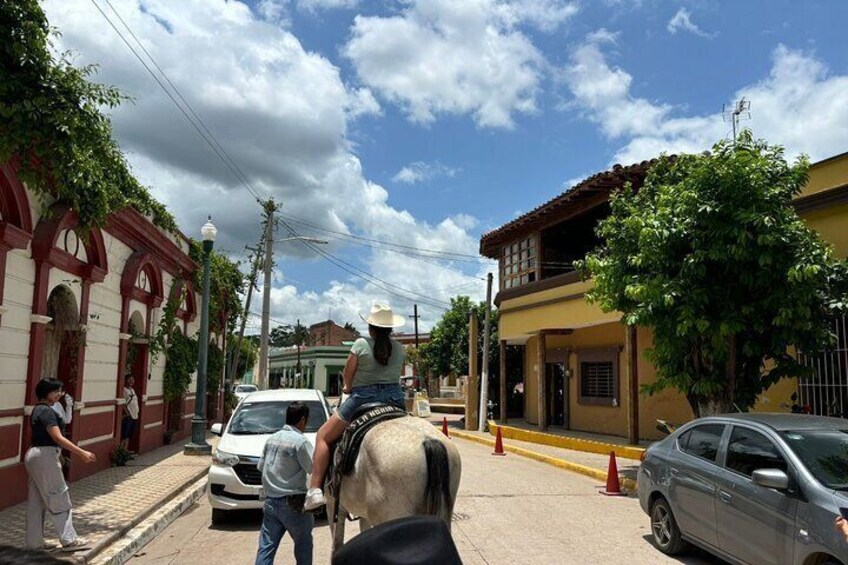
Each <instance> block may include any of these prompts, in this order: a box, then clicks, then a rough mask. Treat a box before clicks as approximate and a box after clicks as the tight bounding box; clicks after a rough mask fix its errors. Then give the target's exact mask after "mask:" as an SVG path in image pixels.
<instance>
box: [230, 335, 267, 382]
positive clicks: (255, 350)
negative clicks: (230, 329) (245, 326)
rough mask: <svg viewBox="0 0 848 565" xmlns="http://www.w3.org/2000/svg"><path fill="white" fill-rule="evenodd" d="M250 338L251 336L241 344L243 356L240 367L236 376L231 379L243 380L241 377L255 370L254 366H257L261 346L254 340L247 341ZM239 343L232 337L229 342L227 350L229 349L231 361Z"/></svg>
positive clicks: (240, 358)
mask: <svg viewBox="0 0 848 565" xmlns="http://www.w3.org/2000/svg"><path fill="white" fill-rule="evenodd" d="M248 337H249V336H245V339H243V340H242V342H241V354H239V362H238V367H236V374H235V375H233V376H232V377H231V379H232V378H236V379H239V378H241V376H242V375H244V374H245V373H246V372H247V371H250V370H251V369H253V366H254V365H256V361H257V360H258V359H259V346H258V345H257V344H256V343H254V342H253V341H252V340H250V339H247V338H248ZM237 341H238V338H237V337H232V338H231V339H229V340H228V345H227V348H228V349H229V358H230V359H232V356H233V355H234V352H235V348H236V342H237Z"/></svg>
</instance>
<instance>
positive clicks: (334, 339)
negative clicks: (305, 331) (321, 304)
mask: <svg viewBox="0 0 848 565" xmlns="http://www.w3.org/2000/svg"><path fill="white" fill-rule="evenodd" d="M358 337H359V333H357V332H356V331H354V330H350V329H347V328H345V327H343V326H340V325H338V324H337V323H335V322H334V321H332V320H324V321H323V322H318V323H317V324H312V325H311V326H309V345H334V346H340V345H342V344H343V343H344V342H346V341H354V340H356V338H358Z"/></svg>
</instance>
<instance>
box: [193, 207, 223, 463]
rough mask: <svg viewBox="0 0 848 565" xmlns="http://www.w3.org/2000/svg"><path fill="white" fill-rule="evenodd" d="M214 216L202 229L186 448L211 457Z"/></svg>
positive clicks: (196, 453) (216, 231) (195, 453)
mask: <svg viewBox="0 0 848 565" xmlns="http://www.w3.org/2000/svg"><path fill="white" fill-rule="evenodd" d="M217 233H218V230H217V229H215V226H214V225H212V216H209V220H208V221H207V222H206V223H205V224H204V225H203V227H202V228H201V229H200V234H201V235H202V236H203V306H202V307H201V309H200V348H199V349H200V351H199V353H198V363H197V387H196V389H195V397H194V417H193V418H192V419H191V443H189V444H188V445H186V446H185V454H186V455H209V454H210V453H212V446H211V445H209V444H208V443H206V364H207V363H206V361H207V359H208V352H209V260H210V256H211V255H212V247H213V245H214V244H215V235H217Z"/></svg>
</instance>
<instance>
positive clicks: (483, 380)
mask: <svg viewBox="0 0 848 565" xmlns="http://www.w3.org/2000/svg"><path fill="white" fill-rule="evenodd" d="M491 318H492V273H489V274H488V276H487V277H486V320H485V321H484V322H483V361H482V362H481V366H482V371H481V373H482V374H481V376H480V414H479V417H480V425H479V427H478V428H477V429H478V430H480V431H483V430H484V429H485V428H484V426H485V424H486V414H487V413H488V410H487V408H488V404H489V336H491V331H492V328H491Z"/></svg>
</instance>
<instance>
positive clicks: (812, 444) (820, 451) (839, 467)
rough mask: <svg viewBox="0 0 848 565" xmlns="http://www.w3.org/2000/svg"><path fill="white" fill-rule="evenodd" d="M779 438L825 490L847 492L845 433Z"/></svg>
mask: <svg viewBox="0 0 848 565" xmlns="http://www.w3.org/2000/svg"><path fill="white" fill-rule="evenodd" d="M781 435H782V436H783V439H784V440H786V443H787V444H788V445H789V448H790V449H792V451H794V452H795V454H796V455H798V457H799V458H800V459H801V461H803V462H804V465H805V466H806V467H807V469H809V470H810V472H811V473H812V474H813V476H814V477H815V478H816V480H818V481H819V482H820V483H822V484H823V485H825V486H826V487H827V488H832V489H834V490H848V431H846V430H816V431H807V430H805V431H802V432H782V433H781Z"/></svg>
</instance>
